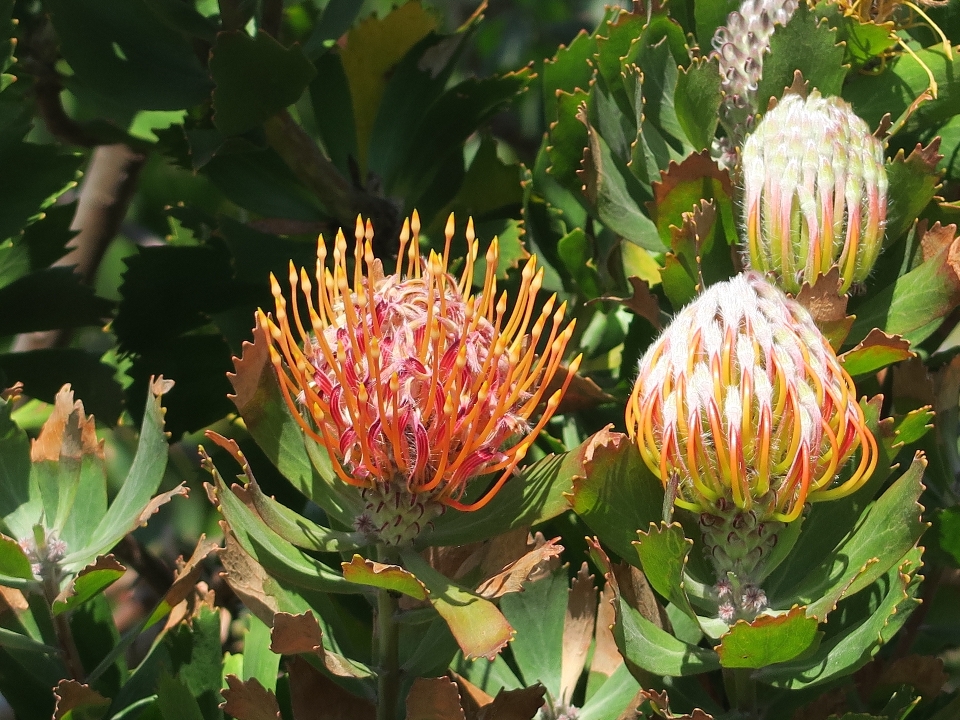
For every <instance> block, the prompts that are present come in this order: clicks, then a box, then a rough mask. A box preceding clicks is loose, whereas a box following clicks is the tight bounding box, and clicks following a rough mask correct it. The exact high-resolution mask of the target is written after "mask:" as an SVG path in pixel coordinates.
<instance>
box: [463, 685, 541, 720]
mask: <svg viewBox="0 0 960 720" xmlns="http://www.w3.org/2000/svg"><path fill="white" fill-rule="evenodd" d="M546 693H547V690H546V688H545V687H543V685H540V684H539V683H538V684H536V685H533V686H531V687H527V688H521V689H519V690H501V691H500V692H498V693H497V696H496V697H495V698H494V699H493V702H492V703H490V704H489V705H486V706H484V707H482V708H481V709H480V711H479V712H478V713H477V718H476V720H532V718H534V717H536V715H537V713H538V712H539V711H540V708H541V707H543V698H544V695H546Z"/></svg>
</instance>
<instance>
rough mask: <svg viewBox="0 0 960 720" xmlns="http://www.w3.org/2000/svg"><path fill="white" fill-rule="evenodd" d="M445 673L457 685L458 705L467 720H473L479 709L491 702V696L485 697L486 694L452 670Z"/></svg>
mask: <svg viewBox="0 0 960 720" xmlns="http://www.w3.org/2000/svg"><path fill="white" fill-rule="evenodd" d="M447 672H448V673H449V675H450V677H451V678H452V679H453V681H454V682H456V683H457V688H458V689H459V691H460V704H461V706H462V707H463V710H464V713H465V714H466V716H467V720H474V719H475V718H476V717H477V714H478V713H479V712H480V709H481V708H483V707H485V706H487V705H489V704H490V703H492V702H493V696H492V695H487V693H485V692H484V691H483V690H481V689H480V688H478V687H477V686H476V685H474V684H473V683H472V682H470V681H469V680H467V679H466V678H465V677H463V676H461V675H458V674H457V673H455V672H453V671H452V670H448V671H447Z"/></svg>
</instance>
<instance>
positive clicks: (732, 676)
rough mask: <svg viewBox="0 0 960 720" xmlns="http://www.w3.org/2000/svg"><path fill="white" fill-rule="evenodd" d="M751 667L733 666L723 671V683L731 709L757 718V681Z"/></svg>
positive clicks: (745, 715)
mask: <svg viewBox="0 0 960 720" xmlns="http://www.w3.org/2000/svg"><path fill="white" fill-rule="evenodd" d="M752 673H753V670H751V669H750V668H732V669H727V670H724V671H723V685H724V688H726V691H727V700H728V701H729V703H730V709H731V710H738V711H740V712H741V713H743V716H744V717H748V718H756V717H758V715H757V682H756V680H754V679H753V677H752Z"/></svg>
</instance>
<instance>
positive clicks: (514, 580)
mask: <svg viewBox="0 0 960 720" xmlns="http://www.w3.org/2000/svg"><path fill="white" fill-rule="evenodd" d="M559 539H560V538H559V537H555V538H554V539H553V540H549V541H547V542H546V543H544V544H543V545H540V546H539V547H536V548H534V549H533V550H531V551H530V552H528V553H527V554H526V555H524V556H523V557H521V558H520V559H519V560H516V561H515V562H512V563H510V564H509V565H508V566H507V567H506V568H504V569H503V571H501V572H499V573H497V574H496V575H494V576H493V577H492V578H489V579H488V580H486V581H485V582H483V583H481V584H480V586H479V587H478V588H477V594H478V595H480V596H482V597H485V598H488V599H493V598H498V597H500V596H502V595H506V594H507V593H512V592H520V591H521V590H522V589H523V583H525V582H526V581H527V580H528V579H530V577H531V576H532V575H533V574H534V573H536V572H537V571H538V570H540V569H541V568H542V566H543V565H544V564H545V563H546V562H547V561H549V560H550V559H551V558H555V557H559V556H560V553H562V552H563V546H562V545H557V544H556V542H557V541H558V540H559Z"/></svg>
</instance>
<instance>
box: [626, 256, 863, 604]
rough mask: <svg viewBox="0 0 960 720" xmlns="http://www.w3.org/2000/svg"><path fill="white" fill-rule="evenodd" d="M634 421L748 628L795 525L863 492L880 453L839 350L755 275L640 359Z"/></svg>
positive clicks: (707, 303)
mask: <svg viewBox="0 0 960 720" xmlns="http://www.w3.org/2000/svg"><path fill="white" fill-rule="evenodd" d="M626 421H627V429H628V431H629V432H630V436H631V437H632V438H633V440H634V441H635V442H636V443H637V445H638V446H639V449H640V454H641V455H642V457H643V459H644V461H645V463H646V464H647V466H648V467H649V468H650V469H651V470H652V471H653V472H654V473H655V474H656V475H657V477H659V478H660V481H661V482H662V483H663V484H664V487H665V488H666V489H667V491H668V502H669V501H671V500H672V502H673V504H675V505H676V506H677V507H680V508H684V509H686V510H691V511H693V512H695V513H699V514H700V527H701V530H702V532H703V536H704V541H705V547H706V549H707V552H708V553H709V555H710V558H711V560H712V562H713V565H714V569H715V571H716V573H717V580H718V587H717V595H718V603H719V605H718V613H720V614H724V612H721V611H723V610H724V608H720V605H725V604H730V601H731V599H733V600H736V601H737V602H738V603H739V609H738V610H737V612H736V613H735V614H734V615H730V612H729V608H726V611H725V612H726V614H727V615H728V616H730V617H734V618H738V617H752V616H755V615H756V613H757V612H759V611H760V610H761V609H762V607H763V605H765V596H764V595H763V591H762V590H761V589H759V588H757V587H755V586H754V579H755V577H757V575H758V571H759V570H760V569H761V568H762V563H763V562H764V561H765V559H766V557H767V556H768V555H769V551H770V549H771V548H772V547H773V546H774V545H775V544H776V542H777V536H778V533H779V531H780V530H781V529H782V528H783V523H787V522H791V521H794V520H796V519H797V518H798V517H799V516H800V514H801V513H802V512H803V508H804V504H805V503H806V502H808V501H810V502H816V501H820V500H830V499H834V498H839V497H843V496H846V495H849V494H850V493H852V492H854V491H855V490H857V489H858V488H859V487H860V486H861V485H862V484H863V483H864V482H866V480H867V479H868V478H869V476H870V475H871V473H872V472H873V469H874V467H875V466H876V463H877V457H878V453H877V444H876V441H875V439H874V437H873V435H872V434H871V432H870V430H869V428H868V427H867V426H866V422H865V420H864V415H863V411H862V410H861V408H860V406H859V404H858V403H857V398H856V388H855V387H854V385H853V381H852V380H851V378H850V376H849V375H848V374H847V373H846V371H845V370H844V369H843V368H842V367H841V366H840V363H839V361H838V360H837V356H836V354H835V353H834V351H833V349H832V348H831V347H830V344H829V343H828V342H827V340H826V339H825V338H824V337H823V335H822V334H821V333H820V331H819V330H818V329H817V326H816V325H815V324H814V322H813V320H812V318H811V317H810V315H809V313H808V312H807V311H806V310H805V309H804V308H803V307H802V306H801V305H800V304H799V303H797V302H795V301H793V300H791V299H789V298H787V297H786V296H785V295H784V294H783V293H782V292H781V291H780V290H778V289H777V288H775V287H773V286H772V285H770V284H769V283H767V282H766V281H765V280H764V279H763V278H762V277H761V276H760V275H759V274H757V273H754V272H748V273H745V274H742V275H738V276H736V277H735V278H733V279H731V280H728V281H725V282H720V283H716V284H714V285H712V286H710V287H709V288H708V289H707V290H706V291H705V292H704V293H703V294H702V295H700V296H699V297H698V298H697V299H696V300H694V301H693V302H692V303H690V304H689V305H687V306H686V307H685V308H683V310H681V311H680V312H679V313H678V314H677V315H676V316H675V317H674V319H673V321H672V322H671V323H670V325H669V326H668V327H667V329H666V330H665V331H664V332H663V334H662V335H660V337H659V338H658V339H657V340H656V341H655V342H654V343H653V345H651V347H650V348H649V350H647V352H646V354H645V355H644V356H643V359H642V360H641V361H640V375H639V377H638V378H637V382H636V385H635V387H634V390H633V393H632V395H631V397H630V401H629V403H628V405H627V413H626ZM855 454H859V458H857V459H856V462H854V463H851V465H852V467H850V468H849V469H847V470H846V472H843V475H844V479H843V480H842V481H839V476H840V475H841V472H842V471H843V470H844V466H845V465H847V461H848V460H850V459H851V458H852V457H854V455H855ZM671 493H672V494H674V496H673V497H669V495H670V494H671Z"/></svg>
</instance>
